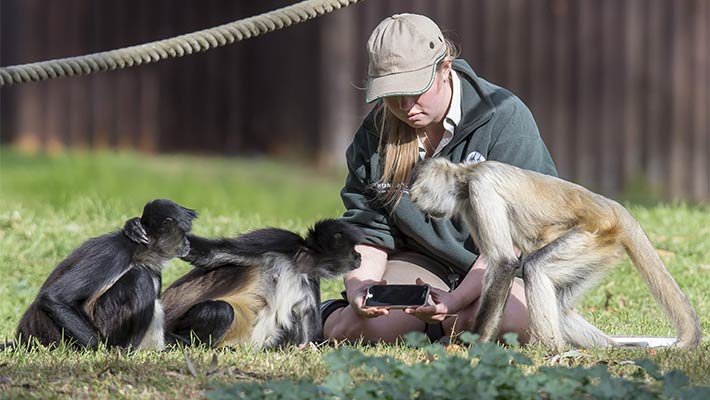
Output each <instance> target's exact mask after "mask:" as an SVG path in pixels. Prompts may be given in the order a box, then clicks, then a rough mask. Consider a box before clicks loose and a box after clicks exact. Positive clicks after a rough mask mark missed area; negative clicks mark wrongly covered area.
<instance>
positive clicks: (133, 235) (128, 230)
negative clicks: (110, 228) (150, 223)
mask: <svg viewBox="0 0 710 400" xmlns="http://www.w3.org/2000/svg"><path fill="white" fill-rule="evenodd" d="M123 234H124V235H126V237H127V238H129V239H130V240H131V241H132V242H135V243H138V244H142V245H144V246H147V245H148V243H150V239H149V238H148V234H147V233H146V231H145V229H144V228H143V224H141V219H140V218H139V217H135V218H131V219H129V220H128V221H126V224H125V225H123Z"/></svg>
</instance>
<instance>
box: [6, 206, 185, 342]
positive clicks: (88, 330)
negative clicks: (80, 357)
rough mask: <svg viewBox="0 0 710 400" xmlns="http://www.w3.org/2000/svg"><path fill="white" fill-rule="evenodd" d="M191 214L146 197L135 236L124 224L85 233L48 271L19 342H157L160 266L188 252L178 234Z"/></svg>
mask: <svg viewBox="0 0 710 400" xmlns="http://www.w3.org/2000/svg"><path fill="white" fill-rule="evenodd" d="M196 217H197V214H196V213H195V212H194V211H193V210H190V209H187V208H185V207H182V206H180V205H178V204H176V203H174V202H172V201H170V200H163V199H158V200H153V201H151V202H149V203H147V204H146V205H145V207H144V209H143V215H142V216H141V217H140V218H137V217H136V218H133V219H131V220H128V221H127V222H126V226H127V227H128V226H131V227H132V226H140V227H141V230H142V232H144V235H142V237H141V238H138V237H136V236H134V235H133V233H132V231H131V230H130V229H124V230H120V231H117V232H112V233H108V234H105V235H102V236H99V237H96V238H93V239H89V240H88V241H86V242H85V243H83V244H82V245H81V246H80V247H78V248H77V249H76V250H74V251H73V252H72V253H71V254H70V255H69V256H68V257H67V258H66V259H64V260H63V261H62V262H60V263H59V265H58V266H57V267H56V268H55V269H54V270H53V271H52V272H51V273H50V275H49V277H48V278H47V280H46V281H45V282H44V284H43V285H42V287H41V288H40V290H39V294H38V295H37V298H36V299H35V300H34V302H33V303H32V304H31V305H30V306H29V308H28V310H27V311H26V312H25V314H24V315H23V316H22V319H21V320H20V323H19V326H18V328H17V339H18V341H19V342H20V343H30V344H32V343H34V342H39V343H40V344H42V345H45V346H56V345H58V344H59V343H60V342H61V341H62V339H63V340H65V341H66V342H67V343H70V344H72V345H74V346H76V347H83V348H90V349H96V348H97V347H98V345H99V343H105V344H106V345H108V346H117V347H126V348H134V349H139V348H161V347H163V344H164V336H163V310H162V307H161V304H160V300H159V297H160V288H161V270H162V268H163V266H164V265H165V263H166V262H167V261H168V260H170V259H171V258H174V257H180V256H184V255H185V254H187V252H188V251H189V243H188V241H187V239H186V237H185V234H186V233H187V232H189V231H190V228H191V225H192V220H193V219H195V218H196Z"/></svg>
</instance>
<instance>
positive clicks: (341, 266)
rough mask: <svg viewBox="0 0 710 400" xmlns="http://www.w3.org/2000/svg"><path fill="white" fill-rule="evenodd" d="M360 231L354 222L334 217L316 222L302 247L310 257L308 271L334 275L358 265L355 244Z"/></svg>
mask: <svg viewBox="0 0 710 400" xmlns="http://www.w3.org/2000/svg"><path fill="white" fill-rule="evenodd" d="M361 241H362V232H361V231H360V230H359V229H358V228H356V227H355V226H354V225H352V224H349V223H347V222H345V221H341V220H336V219H325V220H321V221H319V222H317V223H316V224H315V225H314V226H313V228H311V229H310V230H309V231H308V236H307V237H306V241H305V247H306V249H307V250H308V254H309V255H310V257H311V258H312V261H311V263H310V264H312V265H311V266H310V267H311V268H310V270H309V271H308V273H309V274H310V275H313V276H316V277H320V278H335V277H337V276H339V275H342V274H344V273H346V272H349V271H352V270H354V269H355V268H358V267H359V266H360V253H358V252H357V251H355V245H357V244H359V243H360V242H361Z"/></svg>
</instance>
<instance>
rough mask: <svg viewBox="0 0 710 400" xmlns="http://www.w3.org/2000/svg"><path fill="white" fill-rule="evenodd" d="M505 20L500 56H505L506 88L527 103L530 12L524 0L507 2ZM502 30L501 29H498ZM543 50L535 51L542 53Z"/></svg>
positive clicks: (528, 92)
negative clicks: (503, 42) (503, 41)
mask: <svg viewBox="0 0 710 400" xmlns="http://www.w3.org/2000/svg"><path fill="white" fill-rule="evenodd" d="M502 3H507V4H506V9H505V19H506V20H507V22H508V23H507V24H506V25H507V26H505V29H506V30H507V38H506V42H505V45H504V47H503V49H502V51H501V52H500V54H505V59H506V64H505V65H504V68H505V69H506V76H507V79H506V85H507V86H506V87H507V88H508V89H509V90H510V91H511V92H513V93H515V95H516V96H518V97H520V99H521V100H522V101H523V102H525V103H528V102H529V101H530V91H529V83H530V80H529V71H530V66H531V65H530V56H529V52H528V49H529V47H528V44H527V40H525V39H526V38H528V37H529V36H530V35H529V32H530V11H529V9H528V8H529V7H528V4H530V2H528V1H526V0H507V1H504V2H502ZM500 28H503V27H499V29H500ZM546 47H547V44H545V46H544V47H543V48H539V49H536V51H544V50H543V49H544V48H546Z"/></svg>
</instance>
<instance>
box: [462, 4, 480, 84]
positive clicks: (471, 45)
mask: <svg viewBox="0 0 710 400" xmlns="http://www.w3.org/2000/svg"><path fill="white" fill-rule="evenodd" d="M477 3H478V1H474V0H469V1H462V2H461V8H460V9H459V12H458V21H457V25H458V28H457V31H458V33H459V34H458V40H457V41H456V44H457V45H458V46H459V49H460V51H461V57H462V58H464V59H465V60H466V61H468V63H469V64H471V66H472V67H473V69H474V71H475V70H476V63H477V62H478V59H479V58H480V56H479V54H480V53H479V52H480V48H481V45H482V43H483V41H482V40H481V33H480V32H481V31H482V29H481V23H480V21H479V17H478V15H477V12H478V7H476V5H477Z"/></svg>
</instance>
